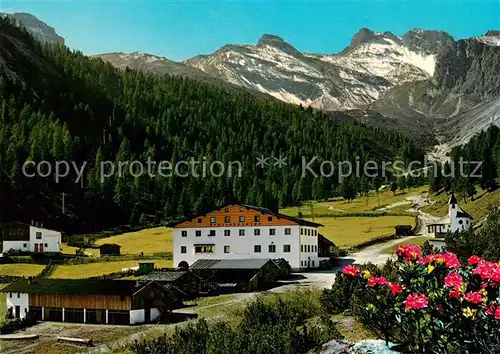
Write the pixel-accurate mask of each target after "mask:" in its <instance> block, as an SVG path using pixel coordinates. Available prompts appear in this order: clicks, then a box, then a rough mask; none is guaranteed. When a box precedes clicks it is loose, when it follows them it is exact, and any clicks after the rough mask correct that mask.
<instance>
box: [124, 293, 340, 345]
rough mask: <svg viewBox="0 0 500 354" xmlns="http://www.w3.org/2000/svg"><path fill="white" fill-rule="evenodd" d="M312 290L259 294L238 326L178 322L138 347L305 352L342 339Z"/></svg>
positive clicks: (142, 342)
mask: <svg viewBox="0 0 500 354" xmlns="http://www.w3.org/2000/svg"><path fill="white" fill-rule="evenodd" d="M309 295H311V294H310V293H307V292H299V293H298V294H297V295H294V294H291V295H290V294H285V295H283V296H280V297H278V298H277V299H276V300H274V301H273V300H270V301H267V300H266V301H264V300H263V299H262V298H258V299H257V300H255V301H252V302H251V303H249V304H248V305H247V307H246V308H245V309H244V310H243V312H242V314H241V318H240V319H239V321H238V323H237V324H236V325H235V326H233V327H231V326H230V325H229V324H228V323H226V322H218V323H215V324H213V325H211V326H209V325H208V324H207V322H206V321H205V320H203V319H202V320H200V321H198V322H197V323H196V324H188V325H187V326H185V327H183V328H182V329H181V328H179V327H177V328H176V330H175V332H174V333H173V334H172V335H168V334H165V335H163V336H161V337H159V338H156V339H153V340H143V341H136V343H135V344H134V345H133V347H132V349H133V350H134V351H135V352H137V353H139V354H146V353H148V354H149V353H151V354H156V353H158V354H160V353H162V354H205V353H206V354H234V353H252V354H268V353H273V354H303V353H305V352H307V351H308V350H310V349H312V348H315V347H316V346H318V345H320V344H322V343H324V342H326V341H328V340H331V339H339V338H341V335H340V333H339V332H338V330H337V329H336V327H335V324H334V322H333V321H332V320H331V319H330V318H329V317H328V316H325V315H323V316H321V315H320V314H321V306H319V304H315V303H314V301H311V298H310V296H309ZM316 302H317V301H316Z"/></svg>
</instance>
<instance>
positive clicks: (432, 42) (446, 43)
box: [402, 29, 455, 54]
mask: <svg viewBox="0 0 500 354" xmlns="http://www.w3.org/2000/svg"><path fill="white" fill-rule="evenodd" d="M402 43H403V44H404V45H405V46H406V47H407V48H408V49H410V50H413V51H415V52H421V53H425V54H437V53H440V52H442V51H443V50H446V49H448V48H452V47H453V46H454V45H455V40H454V39H453V37H452V36H450V35H449V34H448V33H446V32H444V31H428V30H423V29H414V30H411V31H409V32H408V33H406V34H405V35H404V36H403V37H402Z"/></svg>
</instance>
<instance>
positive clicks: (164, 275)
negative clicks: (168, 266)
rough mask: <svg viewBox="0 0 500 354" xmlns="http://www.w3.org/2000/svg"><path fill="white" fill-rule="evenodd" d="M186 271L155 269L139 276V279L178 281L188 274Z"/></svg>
mask: <svg viewBox="0 0 500 354" xmlns="http://www.w3.org/2000/svg"><path fill="white" fill-rule="evenodd" d="M186 273H187V272H186V271H158V270H157V271H154V272H151V273H149V274H146V275H143V276H141V277H139V280H155V281H165V282H171V281H176V280H177V279H179V278H181V277H182V276H184V274H186Z"/></svg>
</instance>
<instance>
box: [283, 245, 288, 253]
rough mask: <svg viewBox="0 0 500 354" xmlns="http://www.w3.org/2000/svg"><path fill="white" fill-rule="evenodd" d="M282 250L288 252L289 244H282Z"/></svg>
mask: <svg viewBox="0 0 500 354" xmlns="http://www.w3.org/2000/svg"><path fill="white" fill-rule="evenodd" d="M283 252H285V253H289V252H290V245H283Z"/></svg>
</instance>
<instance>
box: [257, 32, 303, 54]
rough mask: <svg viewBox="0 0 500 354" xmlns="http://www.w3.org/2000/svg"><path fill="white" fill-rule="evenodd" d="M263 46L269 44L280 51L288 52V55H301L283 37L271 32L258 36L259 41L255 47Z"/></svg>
mask: <svg viewBox="0 0 500 354" xmlns="http://www.w3.org/2000/svg"><path fill="white" fill-rule="evenodd" d="M264 46H270V47H273V48H276V49H279V50H281V51H282V52H285V53H288V54H290V55H301V53H300V52H299V51H298V50H297V49H295V47H294V46H292V45H291V44H290V43H287V42H285V40H284V39H283V38H281V37H278V36H275V35H272V34H264V35H263V36H262V37H260V39H259V41H258V42H257V47H264Z"/></svg>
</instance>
